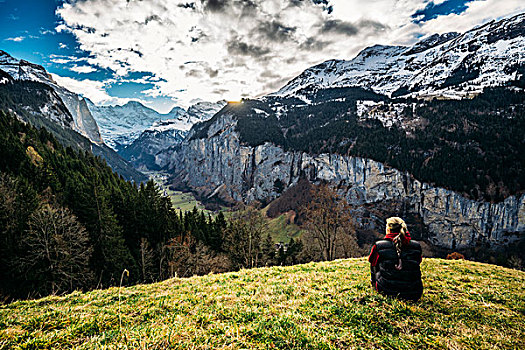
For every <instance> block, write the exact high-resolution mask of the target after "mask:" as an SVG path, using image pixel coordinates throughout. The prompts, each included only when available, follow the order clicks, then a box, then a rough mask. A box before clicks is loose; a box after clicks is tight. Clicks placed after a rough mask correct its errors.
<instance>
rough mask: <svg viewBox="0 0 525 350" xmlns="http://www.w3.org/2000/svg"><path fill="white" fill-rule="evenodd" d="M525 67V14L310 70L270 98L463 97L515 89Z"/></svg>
mask: <svg viewBox="0 0 525 350" xmlns="http://www.w3.org/2000/svg"><path fill="white" fill-rule="evenodd" d="M524 66H525V14H520V15H517V16H514V17H511V18H506V19H502V20H500V21H492V22H489V23H487V24H485V25H483V26H480V27H477V28H473V29H471V30H469V31H467V32H465V33H463V34H458V33H445V34H435V35H431V36H429V37H426V38H424V39H422V40H420V41H419V42H417V43H416V44H414V45H413V46H411V47H404V46H384V45H374V46H371V47H368V48H366V49H364V50H362V51H361V52H360V53H359V54H358V55H357V56H356V57H355V58H353V59H352V60H348V61H346V60H330V61H326V62H323V63H321V64H319V65H316V66H313V67H311V68H308V69H307V70H305V71H304V72H303V73H301V74H300V75H299V76H297V77H296V78H294V79H293V80H292V81H290V82H289V83H288V84H286V85H285V86H284V87H283V88H282V89H281V90H279V91H278V92H276V93H273V94H270V96H280V97H297V98H300V99H303V100H304V96H303V92H304V91H306V90H309V89H310V90H311V89H314V90H319V89H325V88H335V87H351V86H355V87H365V88H370V89H372V90H373V91H375V92H377V93H381V94H386V95H388V96H403V95H412V96H416V97H417V96H421V97H428V96H444V97H449V98H462V97H465V96H467V95H469V94H472V93H478V92H480V91H482V90H483V88H485V87H488V86H500V85H506V84H512V83H513V81H514V80H515V79H516V77H517V75H518V74H519V72H520V71H521V70H523V67H524Z"/></svg>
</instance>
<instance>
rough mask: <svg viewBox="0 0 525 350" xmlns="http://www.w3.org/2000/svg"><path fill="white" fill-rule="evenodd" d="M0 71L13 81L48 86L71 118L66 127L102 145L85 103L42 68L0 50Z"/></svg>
mask: <svg viewBox="0 0 525 350" xmlns="http://www.w3.org/2000/svg"><path fill="white" fill-rule="evenodd" d="M0 70H2V71H4V72H5V73H7V74H8V75H9V76H11V77H12V78H13V79H14V80H20V81H36V82H40V83H43V84H46V85H48V86H50V87H51V88H52V89H53V90H54V91H55V92H56V93H57V94H58V96H59V97H60V99H61V100H62V102H63V103H64V105H65V106H66V107H67V109H68V111H69V113H70V114H71V116H72V117H73V123H71V124H68V126H70V127H71V128H72V129H73V130H75V131H76V132H78V133H80V134H81V135H83V136H85V137H87V138H88V139H89V140H90V141H91V142H93V143H95V144H98V145H101V144H102V143H103V142H102V138H101V136H100V132H99V129H98V125H97V123H96V122H95V119H93V116H92V115H91V113H90V111H89V109H88V108H87V105H86V101H85V100H84V99H83V98H82V97H80V96H79V95H77V94H75V93H73V92H71V91H69V90H68V89H66V88H64V87H62V86H60V85H58V84H57V83H56V82H55V81H54V80H53V78H52V77H51V75H50V74H49V73H48V72H47V71H46V70H45V68H44V67H42V66H39V65H37V64H34V63H31V62H27V61H25V60H19V59H16V58H13V57H12V56H11V55H9V54H8V53H7V52H5V51H1V50H0ZM43 115H45V113H43Z"/></svg>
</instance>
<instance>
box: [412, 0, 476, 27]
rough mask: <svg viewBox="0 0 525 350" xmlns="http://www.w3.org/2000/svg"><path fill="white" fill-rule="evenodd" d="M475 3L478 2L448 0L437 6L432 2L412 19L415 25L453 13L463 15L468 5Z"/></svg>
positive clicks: (471, 0)
mask: <svg viewBox="0 0 525 350" xmlns="http://www.w3.org/2000/svg"><path fill="white" fill-rule="evenodd" d="M473 1H477V0H447V1H444V2H442V3H441V4H437V5H436V4H434V2H433V1H430V2H429V3H428V4H427V6H426V7H425V8H424V9H423V10H419V11H417V12H416V13H414V14H413V15H412V18H413V19H414V22H415V23H421V22H426V21H430V20H432V19H435V18H437V17H439V16H446V15H449V14H451V13H455V14H461V13H463V12H465V11H466V10H467V8H468V6H467V4H468V3H469V2H473Z"/></svg>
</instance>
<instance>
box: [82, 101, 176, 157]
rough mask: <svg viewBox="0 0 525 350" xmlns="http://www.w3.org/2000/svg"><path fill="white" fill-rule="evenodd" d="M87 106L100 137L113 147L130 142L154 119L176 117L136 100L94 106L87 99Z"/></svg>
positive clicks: (119, 146)
mask: <svg viewBox="0 0 525 350" xmlns="http://www.w3.org/2000/svg"><path fill="white" fill-rule="evenodd" d="M87 106H88V108H89V110H90V111H91V114H93V117H94V118H95V120H96V121H97V123H98V125H99V127H100V130H101V134H102V139H103V140H104V142H105V143H106V144H107V145H109V146H110V147H111V148H113V149H119V148H122V147H124V146H126V145H128V144H130V143H131V142H132V141H133V140H134V139H136V138H137V137H138V136H139V135H140V134H141V133H142V132H143V131H144V130H145V129H147V128H148V127H150V126H151V125H152V124H153V123H154V122H155V121H157V120H164V119H170V118H173V117H174V116H175V117H176V115H174V116H172V115H163V114H160V113H158V112H157V111H155V110H153V109H151V108H148V107H146V106H144V105H143V104H141V103H140V102H136V101H130V102H128V103H126V104H125V105H123V106H96V105H95V104H93V102H91V101H90V100H88V101H87Z"/></svg>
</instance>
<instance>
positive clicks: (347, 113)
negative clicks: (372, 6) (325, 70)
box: [193, 87, 525, 202]
mask: <svg viewBox="0 0 525 350" xmlns="http://www.w3.org/2000/svg"><path fill="white" fill-rule="evenodd" d="M328 90H334V91H328V92H327V91H324V92H315V93H312V94H311V96H309V98H311V100H312V101H314V102H315V103H311V104H307V103H305V102H304V101H300V100H297V99H288V100H279V99H278V98H273V99H267V100H245V101H244V103H243V104H242V106H228V107H229V108H225V110H223V112H222V113H231V114H233V115H234V116H235V117H236V118H237V120H238V122H237V130H238V131H239V134H240V138H241V141H242V142H243V143H245V144H248V145H250V146H253V147H255V146H258V145H260V144H263V143H264V142H272V143H274V144H276V145H280V146H282V147H283V148H284V149H285V150H290V151H302V152H307V153H310V154H319V153H338V154H343V155H349V156H358V157H363V158H370V159H373V160H375V161H378V162H382V163H385V164H387V165H390V166H392V167H395V168H397V169H399V170H402V171H407V172H409V173H410V174H411V175H413V176H414V177H415V178H416V179H418V180H420V181H423V182H427V183H430V184H433V185H434V186H439V187H444V188H446V189H450V190H453V191H457V192H460V193H462V194H464V195H465V196H466V197H468V198H471V199H475V200H486V201H491V202H499V201H502V200H504V199H505V198H507V197H508V196H510V195H518V194H521V193H523V191H524V190H525V176H524V175H523V172H522V171H521V170H522V169H523V168H524V167H525V153H524V152H523V149H525V138H524V137H523V130H525V94H523V93H522V92H520V91H516V90H513V89H511V88H510V89H509V88H505V87H499V88H490V89H485V91H484V92H483V93H481V94H479V95H477V96H476V97H474V98H472V99H463V100H441V99H433V100H431V101H422V100H412V99H395V100H390V101H388V102H387V103H385V107H384V108H386V109H388V108H395V107H396V104H400V103H403V104H405V105H412V104H413V105H414V106H415V108H414V109H412V108H405V109H404V110H403V111H402V118H403V119H404V120H408V121H413V120H418V125H417V127H416V128H415V130H413V132H411V133H407V132H406V130H404V129H403V128H402V127H400V126H399V125H394V126H392V127H385V126H384V125H383V124H382V123H381V122H380V121H379V120H377V119H365V120H362V119H360V118H359V117H358V116H357V112H356V101H358V100H364V99H366V100H372V101H385V97H384V96H381V95H377V94H373V93H371V92H367V91H366V90H364V89H361V91H360V90H359V89H357V88H354V89H328ZM319 96H322V99H320V98H319ZM322 100H323V101H324V102H320V101H322ZM276 103H280V104H281V105H280V107H279V108H281V110H285V112H283V113H281V115H280V116H279V118H277V117H276V115H275V112H272V106H274V105H275V104H276ZM254 109H257V110H263V111H268V115H262V114H260V113H256V112H255V111H254ZM218 117H219V116H215V117H214V118H218ZM212 122H213V120H210V121H209V122H208V124H203V125H201V126H199V127H198V128H197V129H196V133H195V134H194V136H193V137H194V138H202V137H205V136H206V127H207V126H208V125H209V124H210V123H212ZM261 130H264V132H261Z"/></svg>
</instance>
